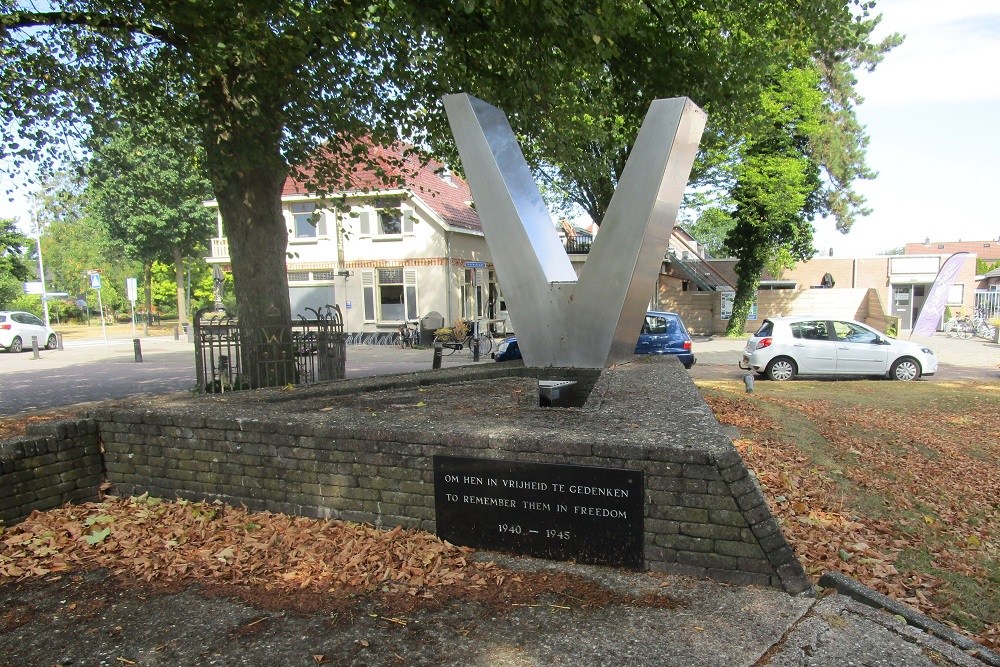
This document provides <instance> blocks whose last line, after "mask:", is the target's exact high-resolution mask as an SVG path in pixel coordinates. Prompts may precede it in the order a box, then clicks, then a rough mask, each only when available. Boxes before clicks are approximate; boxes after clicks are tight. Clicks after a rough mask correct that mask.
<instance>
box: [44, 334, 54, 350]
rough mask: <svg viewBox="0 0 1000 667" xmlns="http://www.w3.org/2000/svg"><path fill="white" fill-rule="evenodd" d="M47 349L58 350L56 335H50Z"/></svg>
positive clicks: (46, 342) (46, 343)
mask: <svg viewBox="0 0 1000 667" xmlns="http://www.w3.org/2000/svg"><path fill="white" fill-rule="evenodd" d="M45 347H46V348H48V349H49V350H54V349H56V335H55V334H50V335H49V339H48V340H47V341H45Z"/></svg>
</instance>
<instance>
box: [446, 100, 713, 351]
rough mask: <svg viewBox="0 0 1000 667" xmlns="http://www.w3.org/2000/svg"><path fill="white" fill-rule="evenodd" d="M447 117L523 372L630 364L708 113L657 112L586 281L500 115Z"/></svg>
mask: <svg viewBox="0 0 1000 667" xmlns="http://www.w3.org/2000/svg"><path fill="white" fill-rule="evenodd" d="M444 105H445V110H446V111H447V113H448V120H449V122H450V124H451V128H452V132H453V133H454V135H455V141H456V143H457V144H458V151H459V154H460V155H461V158H462V165H463V167H464V168H465V174H466V176H467V178H468V181H469V185H470V187H471V188H472V193H473V196H474V197H475V200H476V211H477V213H478V214H479V219H480V220H481V221H482V224H483V231H484V233H485V236H486V243H487V245H488V246H489V249H490V254H491V255H492V256H493V264H494V267H495V268H496V272H497V280H498V281H499V283H500V289H501V290H503V294H504V297H505V299H506V302H507V308H508V310H509V311H510V313H511V319H512V321H513V323H514V325H515V327H516V332H517V338H518V343H519V345H520V348H521V353H522V355H523V356H524V362H525V364H526V365H528V366H531V367H548V366H555V367H573V368H605V367H608V366H612V365H614V364H619V363H622V362H625V361H629V360H630V359H631V358H632V356H633V351H634V350H635V341H636V338H637V337H638V335H639V330H640V328H641V326H642V319H643V315H644V313H645V311H646V307H647V305H648V303H649V299H650V297H651V295H652V293H653V289H654V288H655V285H656V280H657V275H658V274H659V270H660V265H661V263H662V262H663V258H664V254H665V253H666V250H667V244H668V242H669V239H670V234H671V232H672V231H673V226H674V220H675V219H676V217H677V210H678V207H679V206H680V201H681V197H682V195H683V193H684V187H685V185H686V184H687V179H688V176H689V175H690V173H691V165H692V163H693V162H694V158H695V154H696V153H697V150H698V142H699V141H700V140H701V134H702V131H703V130H704V129H705V120H706V116H705V113H704V112H703V111H702V110H701V109H699V108H698V107H697V106H696V105H695V104H694V103H692V102H691V101H690V100H688V99H687V98H673V99H666V100H654V101H653V103H652V104H651V105H650V107H649V112H648V113H647V114H646V119H645V120H644V121H643V124H642V128H641V129H640V130H639V136H638V137H636V140H635V145H634V146H633V147H632V152H631V154H630V155H629V158H628V161H627V162H626V164H625V170H624V171H623V172H622V176H621V179H620V180H619V183H618V188H617V190H616V191H615V194H614V196H613V197H612V199H611V203H610V205H609V206H608V212H607V215H606V216H605V218H604V220H603V222H602V224H601V231H600V234H598V235H597V237H596V238H595V240H594V244H593V246H592V247H591V251H590V255H589V256H588V258H587V261H586V263H585V264H584V267H583V270H582V271H581V273H580V277H579V279H578V278H577V275H576V272H575V271H574V269H573V266H572V264H571V262H570V260H569V257H568V256H567V255H566V251H565V249H564V248H563V246H562V243H561V242H560V241H559V235H558V233H557V232H556V229H555V227H554V226H553V224H552V219H551V217H550V216H549V212H548V210H547V209H546V207H545V203H544V201H543V200H542V196H541V193H540V192H539V191H538V186H537V185H536V184H535V181H534V178H533V177H532V175H531V171H530V170H529V169H528V165H527V163H526V162H525V160H524V155H523V154H522V153H521V149H520V147H519V146H518V144H517V139H516V138H515V137H514V132H513V131H512V130H511V127H510V124H509V123H508V122H507V117H506V116H505V115H504V113H503V112H502V111H501V110H500V109H497V108H496V107H494V106H491V105H489V104H487V103H486V102H483V101H482V100H479V99H476V98H475V97H472V96H470V95H465V94H457V95H447V96H445V98H444Z"/></svg>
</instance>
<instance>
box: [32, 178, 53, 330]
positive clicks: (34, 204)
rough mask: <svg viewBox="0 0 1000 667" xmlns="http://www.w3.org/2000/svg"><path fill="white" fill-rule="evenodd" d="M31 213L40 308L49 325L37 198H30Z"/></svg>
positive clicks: (46, 323)
mask: <svg viewBox="0 0 1000 667" xmlns="http://www.w3.org/2000/svg"><path fill="white" fill-rule="evenodd" d="M31 215H32V217H33V218H34V223H35V248H36V249H37V250H38V279H39V280H41V281H42V310H43V311H45V326H46V327H47V326H49V295H48V293H47V290H46V289H45V265H44V264H43V263H42V226H41V224H39V222H38V198H37V197H35V196H32V198H31Z"/></svg>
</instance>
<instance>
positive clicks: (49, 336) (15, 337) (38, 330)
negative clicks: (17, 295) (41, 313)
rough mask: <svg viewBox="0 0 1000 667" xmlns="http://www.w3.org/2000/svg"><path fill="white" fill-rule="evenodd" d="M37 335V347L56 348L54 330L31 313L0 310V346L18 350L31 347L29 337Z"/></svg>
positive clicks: (9, 349) (14, 350)
mask: <svg viewBox="0 0 1000 667" xmlns="http://www.w3.org/2000/svg"><path fill="white" fill-rule="evenodd" d="M32 336H37V337H38V347H47V348H49V349H50V350H54V349H55V348H56V332H55V331H53V330H52V329H51V328H50V327H47V326H45V322H42V321H41V320H40V319H38V318H37V317H36V316H34V315H32V314H31V313H23V312H20V311H9V310H6V311H0V347H2V348H5V349H6V350H7V351H8V352H20V351H21V350H23V349H25V348H30V347H31V337H32Z"/></svg>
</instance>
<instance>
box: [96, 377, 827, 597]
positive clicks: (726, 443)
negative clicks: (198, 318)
mask: <svg viewBox="0 0 1000 667" xmlns="http://www.w3.org/2000/svg"><path fill="white" fill-rule="evenodd" d="M649 361H651V362H652V363H633V364H627V365H626V367H627V368H624V367H620V368H619V369H618V370H615V371H605V372H604V373H603V374H602V375H601V376H600V378H599V379H597V382H596V384H595V386H594V391H593V392H592V393H591V396H590V398H589V399H588V402H587V405H586V408H585V409H558V410H553V409H547V408H539V407H538V403H537V401H538V394H537V381H538V379H539V376H544V377H545V378H547V379H552V378H556V377H560V378H561V377H565V376H566V375H567V373H571V372H570V371H568V370H566V369H546V370H545V371H543V372H539V371H538V370H533V369H524V368H523V367H518V368H513V367H508V368H502V367H503V366H504V365H501V364H493V365H490V366H483V367H479V368H465V369H459V370H454V371H451V370H449V371H447V372H445V374H446V375H447V374H448V373H452V374H453V375H452V376H451V378H449V380H448V382H446V383H445V384H444V385H436V384H434V382H433V381H432V378H435V377H437V378H438V379H440V377H439V376H435V375H434V374H420V373H418V374H411V375H407V376H396V377H395V378H387V379H383V380H382V381H381V382H382V384H379V381H377V380H374V379H370V380H368V381H366V382H365V383H362V384H360V385H359V384H353V385H352V384H351V383H339V384H336V385H330V386H328V387H326V388H323V387H317V388H314V389H308V390H304V391H295V392H291V393H288V392H285V393H282V392H280V391H279V390H275V391H273V392H272V391H270V390H269V391H268V392H263V393H262V392H257V393H256V394H257V395H258V396H264V395H268V396H269V397H268V398H267V399H261V400H260V402H259V403H258V404H257V405H256V406H249V405H243V406H242V408H241V409H240V410H239V414H233V413H232V412H231V411H226V410H224V411H221V412H220V411H218V410H211V409H209V408H210V407H211V406H209V405H207V404H206V402H205V401H202V402H200V403H197V404H190V405H186V406H183V407H180V406H179V407H175V408H170V409H157V410H155V411H154V410H118V411H112V412H108V413H106V414H101V415H100V418H99V420H100V423H101V436H102V438H103V442H104V447H105V449H106V454H105V456H106V459H107V471H108V478H109V481H111V482H112V483H113V484H114V485H115V487H116V491H117V492H118V493H121V494H141V493H146V492H148V493H150V494H153V495H158V496H165V497H174V496H180V497H183V498H188V499H203V498H207V499H218V500H221V501H223V502H226V503H232V504H245V505H246V506H248V507H250V508H252V509H257V510H270V511H276V512H284V513H289V514H296V515H303V516H313V517H324V518H340V519H345V520H351V521H363V522H369V523H372V524H374V525H378V526H392V525H402V526H407V527H419V528H423V529H425V530H429V531H434V530H435V505H434V502H435V501H434V484H433V481H434V478H433V468H432V457H433V456H435V455H448V456H459V457H471V458H482V459H490V460H504V461H516V462H538V463H555V464H572V465H584V466H597V467H607V468H616V469H641V470H642V471H643V472H644V475H645V488H646V494H645V502H644V510H645V517H644V531H645V534H644V537H645V539H644V542H645V548H644V554H643V555H644V558H645V565H646V567H647V569H651V570H657V571H663V572H674V573H682V574H689V575H694V576H701V577H709V578H712V579H716V580H720V581H726V582H732V583H741V584H759V585H766V586H775V587H779V588H785V589H786V590H788V591H790V592H794V593H799V592H802V591H805V590H807V589H808V588H809V582H808V580H807V579H806V577H805V573H804V572H803V570H802V567H801V565H800V564H799V562H798V560H797V559H796V558H795V555H794V553H793V552H792V550H791V548H790V547H789V545H788V543H787V542H786V541H785V538H784V536H783V535H782V534H781V531H780V529H779V527H778V524H777V522H776V521H775V519H774V518H773V517H772V516H771V514H770V511H769V510H768V507H767V504H766V503H765V500H764V497H763V495H762V493H761V490H760V488H759V487H758V485H757V484H756V482H755V480H754V477H753V476H752V475H750V474H749V473H748V471H747V469H746V467H745V465H744V464H743V461H742V459H741V458H740V456H739V454H738V453H737V452H736V450H735V448H734V447H733V445H732V442H731V441H730V440H729V438H727V437H726V436H725V435H724V434H723V433H722V431H721V428H720V427H719V425H718V423H717V422H716V421H715V419H714V417H713V416H712V415H711V412H710V411H709V410H708V408H707V406H705V404H704V402H703V401H702V400H701V398H700V396H699V395H698V394H697V390H696V389H695V388H694V386H693V384H692V383H691V381H690V378H689V376H688V375H687V373H686V372H684V370H683V368H682V367H681V366H680V364H679V363H677V362H676V360H674V359H657V360H649ZM665 373H666V374H667V377H664V374H665ZM439 375H440V374H439ZM458 379H461V380H463V381H464V382H468V383H469V384H468V385H467V388H464V386H463V385H462V384H460V383H459V382H458V381H457V380H458ZM358 382H361V381H358ZM661 383H662V384H664V386H665V387H669V388H670V391H665V390H663V389H660V388H659V387H657V388H656V389H655V390H653V391H652V392H651V391H650V390H649V389H648V387H650V386H657V385H659V384H661ZM630 394H634V395H630ZM459 395H467V396H468V397H469V398H470V399H471V401H472V403H473V404H478V405H480V406H482V409H473V410H471V411H470V414H468V415H465V413H464V412H463V411H462V408H463V403H462V402H461V401H460V400H459V398H458V396H459ZM504 397H514V398H511V399H509V400H510V401H511V402H509V403H506V404H504V403H503V401H504V400H505V399H504ZM214 398H215V397H213V400H212V401H210V402H215V401H214ZM238 399H239V397H238V396H237V395H236V394H233V395H232V396H231V398H230V400H232V401H236V400H238ZM416 405H422V407H419V408H417V407H413V406H416ZM507 413H510V419H505V415H506V414H507ZM594 415H600V416H601V418H602V419H601V420H600V421H599V423H597V424H595V423H591V421H590V419H591V417H592V416H594ZM658 418H659V419H658ZM668 418H669V420H670V421H667V419H668ZM650 419H652V420H653V421H652V422H650Z"/></svg>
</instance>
